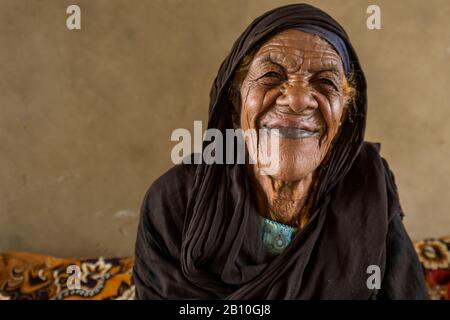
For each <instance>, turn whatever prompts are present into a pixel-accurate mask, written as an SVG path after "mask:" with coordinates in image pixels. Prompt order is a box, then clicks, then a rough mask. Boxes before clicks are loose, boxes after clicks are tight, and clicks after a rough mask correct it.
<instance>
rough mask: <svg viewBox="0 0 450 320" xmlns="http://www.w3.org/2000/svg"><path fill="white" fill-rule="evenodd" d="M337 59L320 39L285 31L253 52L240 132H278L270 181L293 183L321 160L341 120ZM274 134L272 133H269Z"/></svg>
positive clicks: (339, 64)
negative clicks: (276, 156)
mask: <svg viewBox="0 0 450 320" xmlns="http://www.w3.org/2000/svg"><path fill="white" fill-rule="evenodd" d="M343 85H344V70H343V65H342V61H341V58H340V56H339V55H338V54H337V53H336V51H335V50H334V49H333V47H332V46H331V45H330V44H329V43H328V42H326V41H325V40H322V39H321V38H319V37H318V36H315V35H311V34H308V33H304V32H301V31H298V30H293V29H292V30H286V31H283V32H281V33H279V34H277V35H276V36H274V37H273V38H271V39H270V40H268V41H267V42H266V43H264V44H263V45H262V46H261V48H260V49H259V50H258V51H257V52H256V54H255V56H254V58H253V60H252V62H251V63H250V66H249V70H248V73H247V75H246V77H245V78H244V80H243V82H242V86H241V90H240V95H241V102H242V103H241V109H240V117H239V118H240V119H239V121H240V127H241V128H242V129H243V130H247V129H255V130H257V132H258V129H264V128H266V129H269V132H270V129H278V136H279V138H280V139H279V152H280V153H279V161H280V162H279V164H278V170H277V173H275V174H273V175H272V174H271V175H272V176H273V177H274V178H276V179H279V180H283V181H297V180H300V179H303V178H304V177H306V176H307V175H308V174H310V173H312V172H313V171H314V170H315V169H316V168H317V167H318V166H319V165H320V163H321V162H322V161H323V159H324V157H325V155H326V154H327V152H328V150H329V148H330V145H331V142H332V141H333V139H334V137H335V136H336V134H337V132H338V129H339V126H340V122H341V121H343V119H344V117H345V112H344V109H345V104H346V101H345V97H344V94H343ZM273 132H275V131H273Z"/></svg>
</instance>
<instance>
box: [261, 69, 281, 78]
mask: <svg viewBox="0 0 450 320" xmlns="http://www.w3.org/2000/svg"><path fill="white" fill-rule="evenodd" d="M263 77H266V78H277V79H281V78H282V76H281V74H279V73H278V72H275V71H270V72H267V73H266V74H264V76H263Z"/></svg>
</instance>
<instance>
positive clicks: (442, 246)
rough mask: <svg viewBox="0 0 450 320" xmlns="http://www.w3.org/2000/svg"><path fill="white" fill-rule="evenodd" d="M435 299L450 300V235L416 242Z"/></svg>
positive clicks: (428, 284)
mask: <svg viewBox="0 0 450 320" xmlns="http://www.w3.org/2000/svg"><path fill="white" fill-rule="evenodd" d="M414 246H415V248H416V252H417V254H418V255H419V260H420V262H421V263H422V267H423V270H424V273H425V279H426V284H427V289H428V294H429V295H430V298H431V299H433V300H450V237H444V238H440V239H425V240H422V241H417V242H415V243H414Z"/></svg>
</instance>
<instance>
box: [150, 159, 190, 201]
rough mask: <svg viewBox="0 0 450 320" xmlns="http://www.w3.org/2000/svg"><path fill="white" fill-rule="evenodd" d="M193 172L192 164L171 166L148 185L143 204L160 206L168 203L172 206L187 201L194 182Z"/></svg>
mask: <svg viewBox="0 0 450 320" xmlns="http://www.w3.org/2000/svg"><path fill="white" fill-rule="evenodd" d="M195 170H196V165H193V164H178V165H175V166H173V167H172V168H170V169H169V170H168V171H166V172H165V173H164V174H162V175H161V176H160V177H158V178H157V179H156V180H155V181H154V182H153V183H152V184H151V185H150V187H149V188H148V189H147V192H146V195H145V198H144V202H146V203H150V204H152V205H155V204H161V205H162V204H164V202H166V201H170V202H171V204H173V205H174V204H176V203H177V202H184V201H187V198H188V195H189V192H190V190H191V188H192V184H193V182H194V175H195Z"/></svg>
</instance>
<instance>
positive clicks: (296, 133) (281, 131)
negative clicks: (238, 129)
mask: <svg viewBox="0 0 450 320" xmlns="http://www.w3.org/2000/svg"><path fill="white" fill-rule="evenodd" d="M259 129H262V130H267V131H268V133H270V134H271V135H274V136H277V137H280V138H285V139H308V138H311V137H316V136H320V131H321V130H319V129H313V128H306V126H305V127H303V126H299V127H297V126H296V127H288V126H279V125H266V124H260V125H259Z"/></svg>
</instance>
